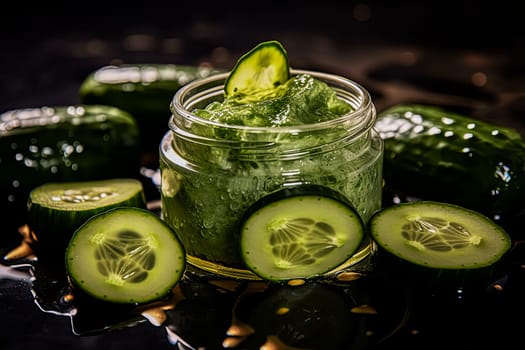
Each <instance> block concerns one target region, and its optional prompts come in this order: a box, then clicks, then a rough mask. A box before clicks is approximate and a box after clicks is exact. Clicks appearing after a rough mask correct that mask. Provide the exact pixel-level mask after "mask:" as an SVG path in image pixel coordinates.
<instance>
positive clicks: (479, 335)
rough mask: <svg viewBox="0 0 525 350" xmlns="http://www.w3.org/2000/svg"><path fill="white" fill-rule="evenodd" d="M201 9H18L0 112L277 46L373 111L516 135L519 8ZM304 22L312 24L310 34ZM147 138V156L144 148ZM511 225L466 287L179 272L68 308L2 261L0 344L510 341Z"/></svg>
mask: <svg viewBox="0 0 525 350" xmlns="http://www.w3.org/2000/svg"><path fill="white" fill-rule="evenodd" d="M291 4H292V5H293V6H299V5H301V6H303V5H302V2H300V3H299V2H295V3H294V2H291ZM201 5H202V6H203V7H204V8H208V11H195V9H193V7H192V6H197V5H191V6H190V5H189V4H188V5H184V7H183V8H174V7H171V6H167V7H166V8H165V9H166V11H162V9H163V8H164V7H163V6H166V5H162V4H159V3H158V2H156V1H153V2H152V3H150V4H149V6H148V7H145V8H138V7H137V8H133V9H130V10H128V11H127V12H125V14H123V12H122V10H121V9H119V8H117V7H115V8H107V7H100V8H103V9H104V11H103V12H100V11H99V10H97V4H96V3H93V4H92V6H91V7H89V8H87V7H86V8H82V7H77V5H75V7H74V8H73V7H72V6H73V5H66V4H63V6H62V7H57V8H52V7H48V8H45V9H36V8H35V9H32V10H29V9H23V8H22V6H21V5H20V4H19V5H16V7H17V9H18V11H15V12H13V15H12V16H9V18H7V19H6V20H5V21H4V22H2V28H3V31H2V33H3V34H2V35H1V36H0V38H1V40H2V51H1V54H0V74H1V76H2V79H1V82H0V112H3V111H7V110H11V109H16V108H25V107H40V106H43V105H61V104H74V103H77V102H78V88H79V86H80V84H81V82H82V81H83V79H84V78H85V77H86V76H87V75H88V74H89V73H91V72H92V71H94V70H95V69H98V68H100V67H102V66H105V65H109V64H115V63H117V64H118V63H144V62H156V63H175V64H195V65H199V64H205V65H211V66H213V67H217V68H228V67H231V65H232V63H233V61H234V59H235V58H236V57H238V55H239V54H240V53H242V52H245V51H246V49H248V48H250V47H252V46H253V45H254V44H255V43H257V42H259V41H261V40H266V39H268V38H277V39H279V40H281V41H282V42H283V44H284V46H285V47H286V48H287V50H288V53H289V57H290V58H291V64H292V66H294V67H298V68H304V69H318V70H325V71H329V72H333V73H338V74H342V75H345V76H348V77H349V78H352V79H354V80H356V81H358V82H360V83H361V84H362V85H364V86H365V87H366V88H367V89H368V90H369V91H370V92H371V94H372V97H373V100H374V102H375V104H376V106H377V108H378V110H383V109H385V108H386V107H388V106H392V105H395V104H397V103H401V102H421V103H432V104H437V105H441V106H445V107H450V108H452V109H453V110H455V111H458V112H461V113H465V114H468V115H471V116H473V117H476V118H479V119H482V120H487V121H492V122H497V123H500V124H502V125H505V126H510V127H514V128H516V129H517V130H519V131H520V132H521V133H522V134H523V135H525V88H524V87H525V69H524V67H525V66H524V65H523V62H524V59H525V52H524V50H523V47H524V46H523V41H522V40H523V39H522V38H523V36H522V35H521V34H522V33H520V30H521V31H522V29H519V28H518V27H519V26H520V23H519V20H517V19H516V17H515V14H516V13H523V12H522V11H520V10H522V9H520V8H519V7H520V6H521V5H518V4H514V5H513V6H515V7H513V6H503V5H502V6H495V7H491V6H489V5H484V6H481V5H479V6H478V4H475V3H474V2H468V1H466V2H459V3H458V4H456V5H455V6H452V7H450V8H447V7H446V6H443V5H442V6H438V5H429V4H427V5H425V3H424V2H422V3H420V2H415V1H414V2H407V4H406V5H404V6H394V5H393V4H392V5H389V4H382V3H380V2H378V1H370V2H362V3H360V4H354V5H345V6H344V8H343V10H342V8H341V7H340V6H341V5H340V4H339V3H338V2H333V1H328V2H327V3H326V7H325V10H324V11H325V12H323V13H320V12H319V10H318V9H316V8H310V7H308V6H306V7H302V10H300V11H298V10H297V9H296V10H294V11H291V10H290V8H288V9H287V10H286V11H284V10H283V11H280V12H279V11H278V12H277V14H275V13H272V11H271V10H270V9H261V11H260V12H258V13H257V14H253V15H252V16H250V17H248V16H247V14H246V12H244V11H243V10H242V9H240V8H235V9H229V11H220V9H221V8H222V6H223V5H222V4H219V3H210V4H206V3H202V4H201ZM292 5H290V6H292ZM358 5H359V6H358ZM181 6H182V5H181ZM425 7H427V8H425ZM159 8H160V9H161V10H159ZM178 10H180V11H178ZM453 14H455V15H453ZM272 16H273V17H272ZM268 18H272V24H273V25H272V26H271V28H269V26H268ZM321 18H322V20H321ZM278 19H280V20H278ZM314 19H316V20H318V21H319V22H317V23H318V24H319V25H318V26H313V25H311V22H312V21H313V20H314ZM328 19H330V20H328ZM303 20H304V21H303ZM306 23H308V24H306ZM488 38H493V39H488ZM148 142H150V143H149V145H150V147H149V148H148V149H154V148H155V147H156V146H155V145H156V144H157V143H158V140H148ZM143 164H144V166H145V168H144V169H143V175H144V174H147V175H148V176H143V175H141V176H143V177H142V179H143V180H144V183H145V185H146V190H147V194H148V197H149V198H148V199H149V200H152V201H153V200H155V199H156V198H157V196H158V192H157V191H156V188H155V186H152V184H151V179H150V176H152V173H151V172H154V169H155V168H156V154H155V153H154V152H152V151H148V152H145V154H144V157H143ZM385 203H387V204H389V203H390V198H386V199H385ZM20 205H21V207H23V206H24V203H21V204H20ZM16 214H17V213H8V215H6V216H3V217H7V218H9V219H7V220H6V219H4V220H5V221H4V226H3V228H2V232H1V238H0V254H1V256H4V255H5V254H6V253H7V252H9V251H10V250H11V249H12V248H14V247H15V246H17V245H18V244H19V243H20V240H21V236H20V233H19V232H18V229H19V227H20V226H21V225H22V224H23V223H24V218H23V217H22V216H18V215H16ZM521 222H523V215H522V216H520V217H517V218H516V219H515V222H514V223H513V225H511V227H512V232H510V233H511V234H512V235H513V238H514V241H515V242H514V243H515V245H514V247H513V249H512V251H511V254H510V256H509V257H508V259H506V260H505V264H504V265H503V266H502V267H501V270H498V271H497V273H496V274H495V275H493V276H492V278H491V280H490V281H489V282H487V283H485V284H484V285H483V286H482V287H478V288H476V289H475V290H474V291H470V290H466V289H463V288H455V287H457V286H452V287H450V286H449V287H450V288H441V286H436V285H419V284H414V283H412V282H411V281H410V280H407V279H406V278H405V277H404V276H399V275H396V274H391V273H386V272H383V273H374V274H370V275H367V276H366V277H363V278H359V279H357V280H352V281H348V282H338V283H335V284H334V283H313V284H308V285H303V286H298V287H290V286H279V287H276V286H271V285H266V284H264V283H252V284H242V283H239V284H238V283H233V284H232V283H224V282H223V281H212V282H210V281H204V280H201V279H195V278H193V279H188V280H185V281H183V283H181V284H180V285H179V286H178V287H177V288H176V289H175V290H174V291H173V296H172V297H171V298H169V299H167V300H165V301H164V303H163V304H161V305H155V306H156V307H152V308H150V309H149V310H148V311H146V310H144V309H136V308H116V307H113V306H111V307H110V306H107V305H99V304H97V303H94V302H93V301H92V300H89V298H82V297H78V296H76V298H73V299H68V297H67V296H68V295H69V294H68V293H69V292H70V290H69V289H68V283H67V280H66V279H65V276H64V275H63V273H62V272H61V271H59V272H57V271H54V270H53V269H50V268H47V267H45V266H42V265H41V264H38V262H37V261H33V260H29V261H27V260H26V259H24V260H23V261H15V262H13V261H10V262H6V261H5V260H2V264H1V265H0V268H1V269H2V270H1V274H0V344H1V347H2V349H6V350H7V349H20V348H30V347H33V348H39V349H47V348H77V349H95V348H108V349H110V348H119V349H120V348H127V349H144V348H155V349H174V348H176V349H192V348H194V349H203V348H205V349H217V348H219V349H220V348H221V346H222V345H228V346H229V347H230V348H237V349H263V348H264V347H263V344H266V348H264V349H282V350H284V349H286V350H289V349H317V348H319V349H328V348H330V349H365V348H369V349H391V348H394V347H396V348H397V347H403V348H408V349H420V348H447V349H474V348H486V347H488V345H494V346H497V348H501V349H506V348H516V347H515V346H514V344H515V343H516V342H520V341H522V340H523V339H522V338H523V337H522V334H520V330H521V331H522V330H523V327H524V326H525V323H524V321H523V315H524V314H525V299H523V296H524V295H525V268H524V266H525V245H524V244H523V243H522V242H523V239H524V237H525V233H524V232H523V227H522V224H521ZM18 263H20V264H21V265H18ZM378 263H379V262H378ZM11 264H15V265H14V267H11V268H7V267H6V265H11ZM379 271H380V270H379ZM328 301H329V302H328ZM73 313H74V314H73ZM283 342H284V343H285V344H288V345H283ZM327 344H329V346H328V347H327ZM272 346H273V347H272Z"/></svg>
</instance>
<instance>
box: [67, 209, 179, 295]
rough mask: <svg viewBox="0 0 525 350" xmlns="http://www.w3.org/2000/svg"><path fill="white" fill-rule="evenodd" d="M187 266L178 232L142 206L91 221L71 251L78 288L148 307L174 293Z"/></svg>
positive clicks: (69, 260)
mask: <svg viewBox="0 0 525 350" xmlns="http://www.w3.org/2000/svg"><path fill="white" fill-rule="evenodd" d="M185 266H186V261H185V251H184V247H183V245H182V244H181V242H180V241H179V240H178V238H177V236H176V234H175V232H174V231H173V230H172V229H171V228H170V227H169V226H168V225H167V224H166V223H165V222H164V221H162V219H160V217H158V216H157V215H156V214H154V213H153V212H151V211H148V210H146V209H141V208H133V207H117V208H113V209H110V210H107V211H105V212H102V213H100V214H97V215H95V216H93V217H91V218H90V219H89V220H87V221H86V222H85V223H84V224H83V225H82V226H80V227H79V228H78V229H77V230H76V231H75V233H74V234H73V237H72V238H71V241H70V243H69V245H68V247H67V250H66V272H67V275H68V276H69V278H70V280H71V282H72V285H73V286H76V287H78V288H80V289H81V290H82V291H84V292H85V293H86V294H88V295H90V296H92V297H94V298H96V299H99V300H103V301H107V302H112V303H121V304H143V303H147V302H151V301H154V300H158V299H160V298H162V297H164V296H166V295H168V294H169V293H170V291H171V289H172V288H173V287H174V286H175V285H176V284H177V283H178V282H179V280H180V279H181V278H182V276H183V274H184V271H185Z"/></svg>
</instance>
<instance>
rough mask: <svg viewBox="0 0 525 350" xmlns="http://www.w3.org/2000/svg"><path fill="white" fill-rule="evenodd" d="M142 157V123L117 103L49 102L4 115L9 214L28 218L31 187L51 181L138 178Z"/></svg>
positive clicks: (0, 121)
mask: <svg viewBox="0 0 525 350" xmlns="http://www.w3.org/2000/svg"><path fill="white" fill-rule="evenodd" d="M140 162H141V148H140V134H139V129H138V126H137V123H136V121H135V119H134V118H133V117H132V116H131V115H130V114H129V113H127V112H125V111H123V110H120V109H118V108H116V107H110V106H97V105H69V106H54V107H46V106H44V107H38V108H25V109H16V110H11V111H7V112H4V113H2V114H0V194H1V195H2V200H3V204H4V208H6V207H7V211H8V212H9V214H6V215H8V217H12V216H13V215H14V216H16V217H24V214H25V212H26V211H27V208H26V206H27V199H28V196H29V193H30V191H31V190H32V189H33V188H35V187H37V186H39V185H42V184H44V183H46V182H63V181H87V180H98V179H107V178H112V177H138V176H139V171H140ZM19 223H20V222H19ZM22 223H24V222H22Z"/></svg>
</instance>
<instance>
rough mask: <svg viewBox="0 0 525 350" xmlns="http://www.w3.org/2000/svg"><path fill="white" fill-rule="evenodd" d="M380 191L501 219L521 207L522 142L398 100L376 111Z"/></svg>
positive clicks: (506, 131)
mask: <svg viewBox="0 0 525 350" xmlns="http://www.w3.org/2000/svg"><path fill="white" fill-rule="evenodd" d="M376 128H377V130H378V131H379V132H380V134H381V137H382V138H383V139H384V146H385V156H384V169H383V176H384V179H385V190H386V191H389V192H393V193H396V192H397V193H401V194H403V195H409V196H413V197H418V198H420V199H425V200H436V201H443V202H450V203H453V204H457V205H461V206H465V207H467V208H470V209H473V210H476V211H479V212H481V213H483V214H485V215H487V216H489V217H491V218H494V219H496V220H502V221H503V220H506V219H507V218H509V217H512V216H513V215H514V214H516V213H517V212H519V211H520V210H522V209H523V208H524V207H525V201H524V198H525V141H524V139H523V137H522V135H520V134H519V133H518V132H517V131H516V130H514V129H512V128H506V127H502V126H497V125H494V124H491V123H488V122H484V121H481V120H477V119H474V118H471V117H468V116H465V115H461V114H458V113H454V112H451V111H448V110H446V109H443V108H440V107H437V106H432V105H419V104H401V105H397V106H393V107H391V108H388V109H387V110H385V111H383V112H381V113H380V114H379V115H378V119H377V122H376Z"/></svg>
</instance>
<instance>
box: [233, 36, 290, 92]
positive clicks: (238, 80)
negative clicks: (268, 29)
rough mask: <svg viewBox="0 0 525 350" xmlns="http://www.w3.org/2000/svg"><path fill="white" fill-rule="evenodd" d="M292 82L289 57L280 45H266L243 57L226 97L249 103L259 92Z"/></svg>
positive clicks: (262, 44) (266, 42)
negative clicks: (237, 97) (290, 80)
mask: <svg viewBox="0 0 525 350" xmlns="http://www.w3.org/2000/svg"><path fill="white" fill-rule="evenodd" d="M289 78H290V67H289V63H288V54H287V52H286V50H285V49H284V47H283V46H282V44H281V43H280V42H278V41H275V40H272V41H265V42H262V43H260V44H258V45H257V46H255V47H254V48H253V49H251V50H250V51H248V52H247V53H245V54H244V55H242V56H241V57H240V58H239V60H238V61H237V62H236V64H235V66H234V67H233V68H232V70H231V72H230V75H229V76H228V78H227V79H226V82H225V85H224V93H225V96H227V97H229V96H233V95H238V96H239V99H238V101H240V102H248V99H249V98H250V96H253V95H255V96H256V98H257V99H259V96H260V95H258V94H257V92H261V91H265V90H271V89H274V88H275V87H277V86H279V85H282V84H284V83H285V82H286V81H287V80H288V79H289Z"/></svg>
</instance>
